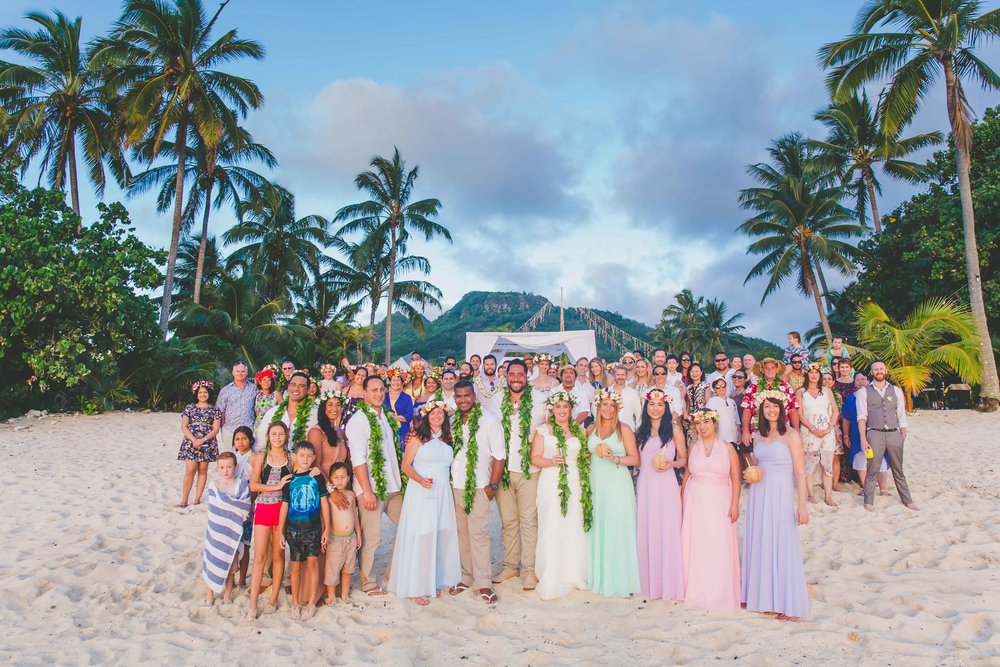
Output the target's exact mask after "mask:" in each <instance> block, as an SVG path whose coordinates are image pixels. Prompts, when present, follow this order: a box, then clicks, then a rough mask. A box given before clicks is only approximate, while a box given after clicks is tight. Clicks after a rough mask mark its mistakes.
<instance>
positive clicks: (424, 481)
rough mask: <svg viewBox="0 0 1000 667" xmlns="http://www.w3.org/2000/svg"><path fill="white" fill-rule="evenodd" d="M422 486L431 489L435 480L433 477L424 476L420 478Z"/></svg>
mask: <svg viewBox="0 0 1000 667" xmlns="http://www.w3.org/2000/svg"><path fill="white" fill-rule="evenodd" d="M420 486H422V487H424V488H425V489H429V488H431V487H432V486H434V480H433V479H431V478H430V477H422V478H421V479H420Z"/></svg>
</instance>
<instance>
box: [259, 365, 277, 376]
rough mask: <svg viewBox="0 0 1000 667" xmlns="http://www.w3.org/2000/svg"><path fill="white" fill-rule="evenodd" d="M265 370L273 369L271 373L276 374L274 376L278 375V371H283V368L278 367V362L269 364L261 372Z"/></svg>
mask: <svg viewBox="0 0 1000 667" xmlns="http://www.w3.org/2000/svg"><path fill="white" fill-rule="evenodd" d="M264 371H271V374H272V375H274V377H278V373H280V372H281V369H280V368H278V364H268V365H267V366H264V368H262V369H261V373H263V372H264Z"/></svg>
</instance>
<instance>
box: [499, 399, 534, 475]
mask: <svg viewBox="0 0 1000 667" xmlns="http://www.w3.org/2000/svg"><path fill="white" fill-rule="evenodd" d="M531 400H532V399H531V385H525V387H524V393H523V394H522V395H521V403H520V405H519V406H518V410H517V418H518V425H517V426H518V428H517V431H518V436H519V437H520V439H521V446H520V448H519V451H520V452H521V475H523V476H524V478H525V479H531V440H530V439H529V438H528V434H529V433H530V432H531ZM513 414H514V403H513V401H511V400H510V387H507V389H506V391H504V394H503V399H502V400H501V401H500V417H501V420H500V421H501V424H502V426H503V441H504V445H505V446H506V447H507V458H506V459H505V460H504V464H503V477H502V478H501V482H502V483H503V488H505V489H509V488H510V470H508V468H507V461H509V460H510V419H511V417H512V416H513Z"/></svg>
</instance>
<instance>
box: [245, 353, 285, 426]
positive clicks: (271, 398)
mask: <svg viewBox="0 0 1000 667" xmlns="http://www.w3.org/2000/svg"><path fill="white" fill-rule="evenodd" d="M277 376H278V367H277V366H275V365H274V364H268V365H267V366H265V367H264V368H262V369H261V370H260V372H258V373H257V374H256V375H254V376H253V381H254V383H255V384H256V385H257V390H258V391H257V398H256V399H255V400H254V405H253V414H254V422H253V430H254V432H255V433H256V432H257V429H259V428H260V420H261V419H263V417H264V414H265V413H267V411H268V410H270V409H271V408H273V407H274V406H276V405H277V404H278V403H281V401H283V400H284V397H282V395H281V392H280V391H278V390H277V388H276V387H277V380H276V378H277Z"/></svg>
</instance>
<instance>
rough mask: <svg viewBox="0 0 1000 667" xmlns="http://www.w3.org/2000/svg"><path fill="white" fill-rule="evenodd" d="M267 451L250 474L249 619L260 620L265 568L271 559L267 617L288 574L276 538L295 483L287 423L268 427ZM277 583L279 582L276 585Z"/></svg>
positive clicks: (265, 446)
mask: <svg viewBox="0 0 1000 667" xmlns="http://www.w3.org/2000/svg"><path fill="white" fill-rule="evenodd" d="M265 437H266V438H267V440H265V441H264V442H265V444H264V450H263V451H262V452H259V453H256V454H255V455H254V460H253V471H252V472H251V473H250V490H251V491H253V492H254V493H256V494H257V499H256V501H254V512H253V554H254V555H253V575H252V576H251V578H250V609H249V612H248V618H249V619H250V620H251V621H253V620H254V619H256V618H257V598H258V597H260V591H261V588H263V582H264V567H265V566H266V564H267V561H268V555H269V554H270V556H271V559H270V560H271V576H272V577H273V580H272V585H271V599H270V604H269V606H268V607H267V608H266V609H265V612H266V613H271V612H274V611H275V610H276V609H277V608H278V595H279V593H280V592H281V577H282V575H283V574H284V572H285V550H284V548H283V547H282V546H281V539H279V536H278V535H277V534H275V531H276V530H277V528H278V520H279V519H280V515H281V491H282V489H284V488H285V485H286V484H288V483H289V482H291V481H292V461H291V457H290V456H289V455H288V448H287V445H286V444H285V443H287V442H288V427H287V426H286V425H285V423H284V422H274V423H273V424H268V427H267V430H266V431H265ZM274 582H277V584H275V583H274Z"/></svg>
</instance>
